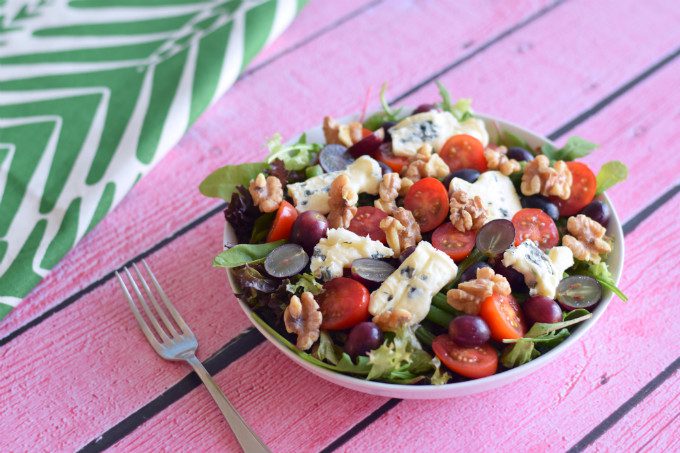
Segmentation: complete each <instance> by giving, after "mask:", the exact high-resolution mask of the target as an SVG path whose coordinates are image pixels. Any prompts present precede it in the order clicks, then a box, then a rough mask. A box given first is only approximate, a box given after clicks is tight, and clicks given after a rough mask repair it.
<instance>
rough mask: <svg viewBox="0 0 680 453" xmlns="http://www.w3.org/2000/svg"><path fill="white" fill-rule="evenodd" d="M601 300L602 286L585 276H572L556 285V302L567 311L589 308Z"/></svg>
mask: <svg viewBox="0 0 680 453" xmlns="http://www.w3.org/2000/svg"><path fill="white" fill-rule="evenodd" d="M601 298H602V286H600V283H599V282H598V281H597V280H595V279H594V278H592V277H588V276H587V275H572V276H571V277H567V278H565V279H564V280H562V281H561V282H560V283H559V285H557V300H558V301H559V303H560V304H562V306H563V307H564V308H566V309H568V310H574V309H576V308H590V307H592V306H593V305H595V304H596V303H598V302H599V301H600V299H601Z"/></svg>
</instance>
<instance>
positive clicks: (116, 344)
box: [0, 217, 249, 451]
mask: <svg viewBox="0 0 680 453" xmlns="http://www.w3.org/2000/svg"><path fill="white" fill-rule="evenodd" d="M220 225H222V219H221V218H219V217H215V218H213V219H211V220H210V221H208V222H206V223H205V224H204V225H203V226H201V227H200V228H198V229H197V230H196V231H195V235H194V237H191V238H187V240H184V241H178V242H175V243H173V244H170V245H169V246H168V247H166V248H164V249H163V250H161V251H160V252H159V253H157V254H155V255H154V256H152V257H150V258H149V259H148V262H149V264H150V266H151V267H152V269H154V272H155V273H156V275H158V276H159V279H160V282H161V284H162V285H163V287H164V289H165V290H166V292H167V294H168V296H169V297H170V298H171V300H172V301H173V302H174V303H175V305H176V306H177V309H178V310H179V311H180V312H181V313H182V315H183V316H184V318H185V319H186V321H187V323H188V324H189V325H190V326H191V328H192V330H193V331H194V332H195V333H196V335H197V336H198V338H199V340H200V347H199V349H198V356H199V358H201V359H205V358H207V357H208V356H209V355H210V354H211V353H213V352H214V351H216V350H217V349H219V348H220V347H221V346H223V345H224V344H225V343H226V342H227V341H228V340H229V339H231V338H234V337H235V336H237V335H238V334H239V333H240V332H242V331H243V330H244V329H245V328H246V327H247V326H248V325H249V323H248V321H247V319H246V318H245V316H244V315H243V313H242V312H241V309H240V307H239V306H238V304H237V303H236V300H235V298H234V296H233V295H232V294H231V293H230V292H229V291H228V290H227V289H226V288H227V285H228V283H227V278H226V274H225V272H224V270H222V269H211V268H210V267H209V266H206V265H205V263H208V262H210V260H211V259H212V257H213V255H214V250H216V249H219V247H220V246H221V240H220V238H218V237H215V235H213V234H212V232H213V231H215V230H216V229H219V228H220ZM179 256H181V265H178V257H179ZM123 358H124V359H123ZM0 360H1V361H2V363H3V374H4V377H3V379H2V381H1V382H0V404H2V407H3V410H2V414H1V415H0V419H1V420H2V421H3V422H4V423H7V424H10V423H11V424H12V426H14V427H15V429H16V431H15V434H14V435H13V436H11V438H10V437H6V438H5V439H4V440H3V449H4V450H10V451H12V450H17V451H19V450H22V449H25V448H26V447H27V446H29V445H30V446H31V448H32V449H36V450H38V449H45V450H53V451H64V450H73V449H75V448H76V447H78V446H79V445H81V444H85V443H86V442H87V441H89V440H91V439H93V438H95V437H96V436H97V435H99V434H100V433H101V432H103V430H105V429H106V428H108V427H110V426H113V425H114V424H115V423H117V422H118V421H119V420H120V419H121V418H123V417H125V416H127V415H128V414H130V413H132V412H133V411H134V410H136V409H137V408H139V407H140V406H142V405H144V404H146V403H148V402H149V401H151V400H152V399H153V398H155V397H156V396H157V395H158V394H159V393H161V392H163V391H164V390H166V389H167V388H168V387H170V386H171V385H173V384H175V383H176V382H177V381H178V380H180V379H181V378H182V377H184V376H186V375H187V374H188V372H189V369H187V367H186V366H183V365H181V364H173V363H168V362H166V361H164V360H162V359H161V358H160V357H158V356H157V355H156V354H155V353H154V352H153V350H152V349H151V347H150V346H149V345H148V344H147V343H146V340H145V339H144V337H143V335H142V333H141V331H140V330H139V327H138V326H137V324H136V321H135V320H134V318H133V317H132V316H131V313H130V309H129V307H128V306H127V304H126V303H125V301H124V299H123V298H122V297H121V293H120V288H119V286H118V283H117V281H115V280H111V281H109V282H108V283H107V284H106V285H104V286H102V287H101V288H99V289H97V290H96V291H93V292H92V293H91V294H89V295H88V297H87V299H86V300H84V301H83V303H80V304H75V305H73V306H71V307H69V309H68V310H64V311H62V312H60V313H58V314H56V315H55V316H53V317H52V318H50V320H49V321H48V322H45V323H42V324H41V325H39V326H38V327H36V328H35V329H33V331H31V332H30V333H29V334H27V335H26V338H22V339H21V341H17V342H13V343H10V344H9V345H7V346H5V347H3V348H2V349H0Z"/></svg>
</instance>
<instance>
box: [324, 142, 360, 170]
mask: <svg viewBox="0 0 680 453" xmlns="http://www.w3.org/2000/svg"><path fill="white" fill-rule="evenodd" d="M352 162H354V158H353V157H352V156H351V155H350V154H349V153H348V152H347V148H345V147H344V146H342V145H326V146H324V147H323V149H322V150H321V152H320V153H319V164H320V165H321V168H323V169H324V171H326V172H327V173H331V172H334V171H341V170H344V169H345V168H347V166H348V165H350V164H351V163H352Z"/></svg>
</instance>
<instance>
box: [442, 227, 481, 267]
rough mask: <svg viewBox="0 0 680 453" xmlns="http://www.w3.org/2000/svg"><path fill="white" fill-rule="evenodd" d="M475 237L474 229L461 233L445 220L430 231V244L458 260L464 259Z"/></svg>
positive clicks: (472, 245) (473, 243) (472, 246)
mask: <svg viewBox="0 0 680 453" xmlns="http://www.w3.org/2000/svg"><path fill="white" fill-rule="evenodd" d="M476 238H477V232H476V231H474V230H470V231H466V232H465V233H461V232H460V231H458V230H457V229H456V227H454V226H453V224H452V223H451V222H446V223H445V224H443V225H440V226H439V227H438V228H437V229H436V230H434V233H432V245H433V246H434V248H436V249H439V250H441V251H442V252H444V253H446V254H447V255H449V256H450V257H451V259H452V260H454V261H456V262H458V261H462V260H464V259H465V257H467V256H468V255H469V254H470V252H471V251H472V249H473V248H475V239H476Z"/></svg>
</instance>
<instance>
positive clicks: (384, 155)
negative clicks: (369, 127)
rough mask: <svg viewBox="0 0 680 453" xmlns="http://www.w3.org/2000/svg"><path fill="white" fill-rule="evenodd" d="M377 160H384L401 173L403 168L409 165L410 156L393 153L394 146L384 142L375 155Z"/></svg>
mask: <svg viewBox="0 0 680 453" xmlns="http://www.w3.org/2000/svg"><path fill="white" fill-rule="evenodd" d="M373 157H374V158H375V160H377V161H379V162H382V163H383V164H385V165H387V166H388V167H390V168H391V169H392V171H395V172H397V173H401V170H402V169H403V168H404V167H405V166H406V165H408V157H404V156H396V155H394V153H392V147H391V146H390V145H389V144H382V145H380V148H378V151H377V152H376V153H375V156H373Z"/></svg>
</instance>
